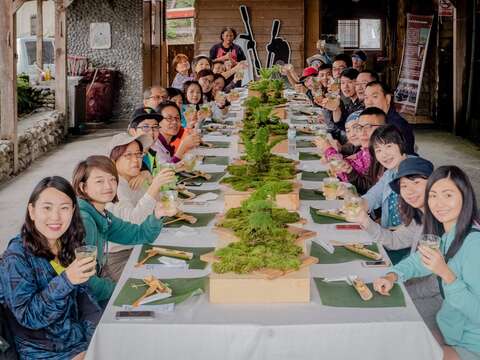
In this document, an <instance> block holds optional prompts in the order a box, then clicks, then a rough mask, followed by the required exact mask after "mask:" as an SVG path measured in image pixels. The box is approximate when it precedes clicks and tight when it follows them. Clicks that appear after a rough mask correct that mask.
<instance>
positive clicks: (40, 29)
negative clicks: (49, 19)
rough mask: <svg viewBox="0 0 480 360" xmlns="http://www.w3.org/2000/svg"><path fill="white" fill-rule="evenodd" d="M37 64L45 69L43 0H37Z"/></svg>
mask: <svg viewBox="0 0 480 360" xmlns="http://www.w3.org/2000/svg"><path fill="white" fill-rule="evenodd" d="M36 32H37V66H38V67H39V68H40V69H43V0H37V31H36Z"/></svg>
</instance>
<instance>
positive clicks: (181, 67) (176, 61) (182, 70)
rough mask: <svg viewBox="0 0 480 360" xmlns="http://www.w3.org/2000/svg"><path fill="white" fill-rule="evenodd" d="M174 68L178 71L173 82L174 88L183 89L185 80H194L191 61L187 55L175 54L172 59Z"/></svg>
mask: <svg viewBox="0 0 480 360" xmlns="http://www.w3.org/2000/svg"><path fill="white" fill-rule="evenodd" d="M172 68H174V69H175V71H176V75H175V78H174V79H173V82H172V88H175V89H178V90H182V89H183V84H185V82H187V81H190V80H193V74H192V72H191V69H190V61H189V60H188V56H187V55H185V54H177V55H175V57H174V58H173V61H172ZM164 100H166V99H164Z"/></svg>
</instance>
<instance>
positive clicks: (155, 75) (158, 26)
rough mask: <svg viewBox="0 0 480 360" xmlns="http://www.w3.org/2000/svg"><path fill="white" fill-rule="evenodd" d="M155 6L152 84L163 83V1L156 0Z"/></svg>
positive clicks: (153, 3) (153, 4)
mask: <svg viewBox="0 0 480 360" xmlns="http://www.w3.org/2000/svg"><path fill="white" fill-rule="evenodd" d="M152 6H153V19H154V23H153V34H152V85H163V84H162V35H163V34H162V32H163V29H162V25H163V22H162V18H161V16H162V6H163V1H161V0H154V1H153V2H152Z"/></svg>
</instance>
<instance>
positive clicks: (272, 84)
mask: <svg viewBox="0 0 480 360" xmlns="http://www.w3.org/2000/svg"><path fill="white" fill-rule="evenodd" d="M279 74H280V67H279V66H277V65H275V66H273V67H271V68H262V69H260V79H259V80H257V81H254V82H252V83H250V84H249V86H248V88H249V89H250V90H255V91H258V92H260V103H262V104H268V105H279V104H284V103H285V102H286V101H287V100H286V99H284V98H283V96H282V92H283V90H284V87H285V85H284V83H283V80H282V79H275V77H278V76H279Z"/></svg>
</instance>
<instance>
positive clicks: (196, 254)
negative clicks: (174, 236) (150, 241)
mask: <svg viewBox="0 0 480 360" xmlns="http://www.w3.org/2000/svg"><path fill="white" fill-rule="evenodd" d="M158 246H159V247H162V248H165V249H174V250H180V251H186V252H191V253H193V258H192V260H188V261H187V264H188V268H189V269H190V270H194V269H198V270H203V269H205V268H206V267H207V263H206V262H205V261H202V260H200V256H201V255H203V254H207V253H209V252H212V251H213V250H215V248H213V247H181V246H164V245H158ZM152 247H154V245H143V246H142V250H141V251H140V255H139V256H138V262H140V261H142V260H143V259H145V258H146V257H147V254H146V252H147V250H150V249H151V248H152ZM160 256H161V255H159V256H155V257H152V258H150V259H148V260H147V261H146V262H145V264H160V263H159V262H158V258H159V257H160Z"/></svg>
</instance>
